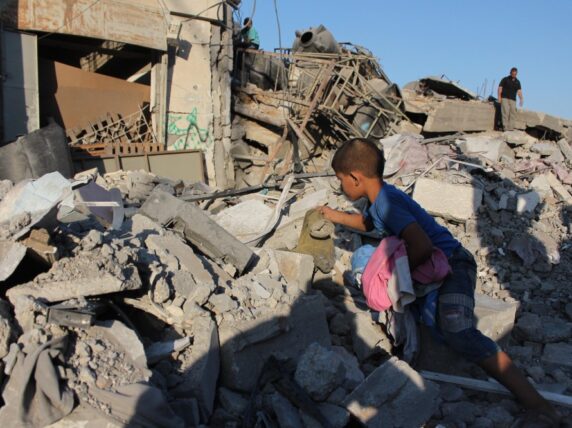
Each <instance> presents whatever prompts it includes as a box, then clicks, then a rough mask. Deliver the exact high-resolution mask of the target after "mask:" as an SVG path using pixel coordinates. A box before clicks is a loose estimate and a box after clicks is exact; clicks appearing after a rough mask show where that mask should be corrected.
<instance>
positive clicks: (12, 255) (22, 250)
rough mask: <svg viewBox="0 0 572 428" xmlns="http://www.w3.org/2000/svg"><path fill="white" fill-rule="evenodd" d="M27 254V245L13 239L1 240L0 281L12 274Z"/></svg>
mask: <svg viewBox="0 0 572 428" xmlns="http://www.w3.org/2000/svg"><path fill="white" fill-rule="evenodd" d="M25 256H26V246H25V245H22V244H19V243H18V242H13V241H0V282H2V281H6V280H7V279H8V278H10V276H12V274H13V273H14V272H15V271H16V268H17V267H18V266H20V263H21V262H22V260H24V257H25Z"/></svg>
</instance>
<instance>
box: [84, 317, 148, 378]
mask: <svg viewBox="0 0 572 428" xmlns="http://www.w3.org/2000/svg"><path fill="white" fill-rule="evenodd" d="M88 334H89V335H90V336H94V337H97V336H98V335H101V336H103V337H105V338H106V339H108V340H109V341H110V342H112V343H113V344H115V345H116V346H118V347H119V348H120V349H123V350H124V351H125V355H127V357H128V358H129V359H130V360H131V362H132V363H133V365H134V366H135V367H137V368H139V369H141V370H143V371H145V372H148V376H151V372H150V371H148V369H147V356H146V355H145V348H143V344H142V343H141V341H140V340H139V338H138V337H137V334H136V333H135V332H134V331H133V330H131V329H130V328H129V327H127V326H126V325H125V324H123V323H122V322H121V321H117V320H110V321H98V322H97V323H96V324H95V325H94V326H92V327H90V329H89V331H88Z"/></svg>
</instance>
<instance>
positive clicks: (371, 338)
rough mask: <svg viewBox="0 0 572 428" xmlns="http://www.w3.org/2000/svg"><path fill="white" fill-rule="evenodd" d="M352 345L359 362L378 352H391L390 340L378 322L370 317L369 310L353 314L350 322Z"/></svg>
mask: <svg viewBox="0 0 572 428" xmlns="http://www.w3.org/2000/svg"><path fill="white" fill-rule="evenodd" d="M350 324H353V325H352V329H351V330H352V345H353V349H354V352H355V354H356V356H357V358H358V360H359V361H360V362H363V361H365V360H366V359H368V358H369V357H370V356H372V355H375V354H377V353H380V352H387V353H388V354H389V353H391V342H390V340H389V338H388V337H387V336H386V335H385V333H384V332H383V331H382V330H381V327H380V325H379V324H377V323H375V322H374V321H373V320H372V319H371V314H370V313H369V312H358V313H356V314H354V318H353V320H352V322H350Z"/></svg>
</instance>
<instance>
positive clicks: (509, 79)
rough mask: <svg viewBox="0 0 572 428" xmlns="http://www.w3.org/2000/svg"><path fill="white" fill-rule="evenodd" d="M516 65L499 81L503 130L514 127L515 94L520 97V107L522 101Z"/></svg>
mask: <svg viewBox="0 0 572 428" xmlns="http://www.w3.org/2000/svg"><path fill="white" fill-rule="evenodd" d="M517 73H518V70H517V69H516V67H513V68H511V69H510V75H508V76H506V77H505V78H503V79H502V80H501V81H500V83H499V90H498V99H499V103H500V105H501V113H502V126H503V128H504V130H505V131H510V130H512V129H514V121H515V119H516V96H517V95H518V98H520V107H522V104H523V102H524V98H523V96H522V87H521V86H520V80H518V79H517V78H516V75H517Z"/></svg>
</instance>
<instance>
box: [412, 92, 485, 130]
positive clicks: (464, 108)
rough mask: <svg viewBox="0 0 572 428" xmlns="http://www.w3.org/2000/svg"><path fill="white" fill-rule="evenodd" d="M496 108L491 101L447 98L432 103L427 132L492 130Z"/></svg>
mask: <svg viewBox="0 0 572 428" xmlns="http://www.w3.org/2000/svg"><path fill="white" fill-rule="evenodd" d="M494 125H495V108H494V106H493V105H492V104H491V103H483V102H477V101H460V100H445V101H439V102H433V103H431V106H430V109H429V112H428V114H427V121H426V122H425V124H424V125H423V131H425V132H458V131H492V130H493V129H494Z"/></svg>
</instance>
